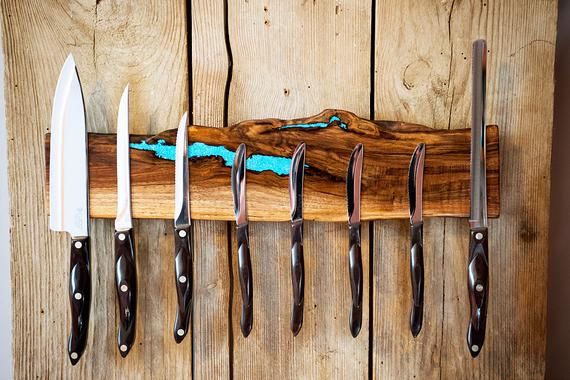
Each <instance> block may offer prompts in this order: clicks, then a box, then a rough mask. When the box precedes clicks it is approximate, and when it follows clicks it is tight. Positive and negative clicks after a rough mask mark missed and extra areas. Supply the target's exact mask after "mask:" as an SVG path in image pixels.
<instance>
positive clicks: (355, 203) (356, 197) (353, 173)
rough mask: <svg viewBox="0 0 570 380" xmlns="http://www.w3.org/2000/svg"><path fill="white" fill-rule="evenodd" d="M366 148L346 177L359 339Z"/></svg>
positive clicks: (353, 324) (353, 314)
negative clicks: (361, 237) (363, 171)
mask: <svg viewBox="0 0 570 380" xmlns="http://www.w3.org/2000/svg"><path fill="white" fill-rule="evenodd" d="M363 153H364V148H363V145H362V144H358V145H357V146H356V147H355V148H354V150H353V151H352V154H351V155H350V161H349V163H348V174H347V176H346V195H347V200H348V232H349V244H350V248H349V250H348V264H349V270H350V289H351V292H352V309H351V311H350V332H351V334H352V336H353V337H355V338H356V337H357V336H358V333H359V332H360V328H361V327H362V291H363V289H362V276H363V273H362V254H361V252H360V188H361V179H362V158H363Z"/></svg>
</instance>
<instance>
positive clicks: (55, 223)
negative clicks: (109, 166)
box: [49, 54, 91, 365]
mask: <svg viewBox="0 0 570 380" xmlns="http://www.w3.org/2000/svg"><path fill="white" fill-rule="evenodd" d="M50 146H51V148H50V173H49V176H50V181H49V184H50V228H51V229H52V230H53V231H66V232H69V234H70V235H71V258H70V265H69V302H70V305H71V332H70V334H69V340H68V344H67V350H68V354H69V359H70V360H71V364H73V365H75V364H76V363H77V362H78V361H79V358H80V357H81V355H82V354H83V352H84V350H85V345H86V343H87V330H88V328H89V311H90V308H91V275H90V264H89V251H90V243H89V208H88V204H89V202H88V197H89V194H88V191H89V189H88V187H89V180H88V166H87V165H88V164H87V133H86V130H85V106H84V103H83V93H82V91H81V83H80V82H79V75H78V74H77V69H76V67H75V61H74V60H73V57H72V56H71V54H70V55H69V56H68V57H67V59H66V61H65V63H64V64H63V68H62V69H61V72H60V74H59V79H58V81H57V87H56V90H55V96H54V101H53V109H52V116H51V139H50Z"/></svg>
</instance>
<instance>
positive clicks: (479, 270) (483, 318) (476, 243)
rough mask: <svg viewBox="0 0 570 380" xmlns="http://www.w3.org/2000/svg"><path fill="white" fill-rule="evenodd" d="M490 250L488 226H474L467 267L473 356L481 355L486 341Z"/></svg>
mask: <svg viewBox="0 0 570 380" xmlns="http://www.w3.org/2000/svg"><path fill="white" fill-rule="evenodd" d="M488 250H489V248H488V235H487V227H479V228H472V229H471V231H470V239H469V266H468V267H467V275H468V280H467V288H468V290H469V303H470V305H471V316H470V320H469V328H468V330H467V345H468V347H469V351H470V352H471V356H472V357H476V356H477V355H479V352H481V348H482V347H483V343H484V341H485V325H486V322H487V303H488V299H487V298H488V292H489V262H488V258H487V253H488Z"/></svg>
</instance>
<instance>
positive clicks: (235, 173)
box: [232, 144, 253, 337]
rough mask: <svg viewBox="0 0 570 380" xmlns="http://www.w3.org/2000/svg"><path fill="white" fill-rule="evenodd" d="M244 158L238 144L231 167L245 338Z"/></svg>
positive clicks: (248, 308) (248, 277)
mask: <svg viewBox="0 0 570 380" xmlns="http://www.w3.org/2000/svg"><path fill="white" fill-rule="evenodd" d="M245 156H246V147H245V144H240V146H239V147H238V149H237V151H236V154H235V157H234V164H233V166H232V194H233V198H234V212H235V216H236V227H237V230H236V233H237V246H238V273H239V282H240V287H241V298H242V307H241V320H240V326H241V332H242V334H243V336H244V337H247V336H248V335H249V333H250V332H251V328H252V326H253V279H252V273H251V259H250V256H249V231H248V221H247V202H246V193H245V190H246V186H245V177H246V162H245V161H246V157H245Z"/></svg>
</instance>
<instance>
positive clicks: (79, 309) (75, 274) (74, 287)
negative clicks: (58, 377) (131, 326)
mask: <svg viewBox="0 0 570 380" xmlns="http://www.w3.org/2000/svg"><path fill="white" fill-rule="evenodd" d="M89 243H90V242H89V237H84V238H81V239H73V238H72V239H71V256H70V261H69V304H70V306H71V332H70V333H69V340H68V342H67V352H68V355H69V360H70V361H71V364H72V365H75V364H77V362H78V361H79V358H81V355H82V354H83V352H84V351H85V346H86V345H87V330H88V329H89V312H90V309H91V274H90V264H89Z"/></svg>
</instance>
